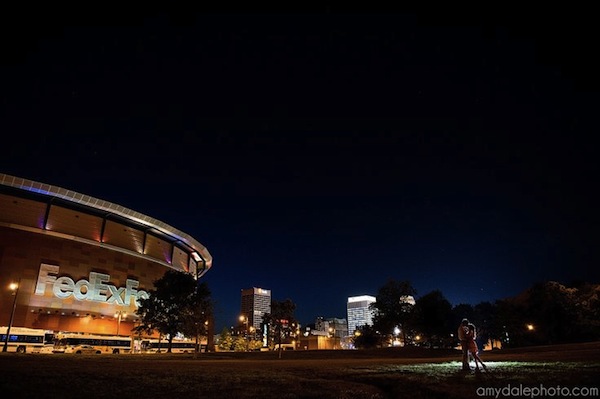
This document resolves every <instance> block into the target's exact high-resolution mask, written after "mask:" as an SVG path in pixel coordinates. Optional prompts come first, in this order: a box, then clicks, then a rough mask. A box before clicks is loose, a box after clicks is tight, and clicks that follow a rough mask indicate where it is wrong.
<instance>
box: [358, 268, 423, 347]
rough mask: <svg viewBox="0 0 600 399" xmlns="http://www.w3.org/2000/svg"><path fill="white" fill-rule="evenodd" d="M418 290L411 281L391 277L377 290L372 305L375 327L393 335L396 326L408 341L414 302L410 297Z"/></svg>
mask: <svg viewBox="0 0 600 399" xmlns="http://www.w3.org/2000/svg"><path fill="white" fill-rule="evenodd" d="M416 293H417V291H416V290H415V289H414V288H413V287H412V285H411V284H410V282H409V281H396V280H394V279H389V280H388V281H387V283H386V284H385V285H384V286H382V287H381V288H379V291H377V296H376V301H375V302H374V303H372V304H371V305H370V309H371V310H372V311H373V313H374V314H373V327H374V328H375V330H376V331H379V332H380V333H381V334H382V335H384V336H391V335H392V334H393V332H394V329H395V328H396V327H398V328H400V330H401V332H402V337H403V341H404V343H405V344H406V343H407V332H408V331H409V330H410V320H411V312H412V308H413V304H412V303H411V302H410V301H408V297H412V296H414V295H416Z"/></svg>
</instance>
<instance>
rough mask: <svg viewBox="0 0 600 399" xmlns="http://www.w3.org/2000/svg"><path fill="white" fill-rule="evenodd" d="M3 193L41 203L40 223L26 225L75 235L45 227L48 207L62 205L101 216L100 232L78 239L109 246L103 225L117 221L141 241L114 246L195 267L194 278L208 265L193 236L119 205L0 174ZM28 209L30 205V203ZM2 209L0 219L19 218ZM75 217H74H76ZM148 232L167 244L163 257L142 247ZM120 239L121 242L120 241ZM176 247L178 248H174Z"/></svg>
mask: <svg viewBox="0 0 600 399" xmlns="http://www.w3.org/2000/svg"><path fill="white" fill-rule="evenodd" d="M3 192H8V193H9V194H11V195H16V196H18V197H23V198H30V199H33V201H35V202H36V203H40V202H42V203H44V204H45V207H46V210H45V217H44V221H43V223H38V224H37V225H36V226H31V223H30V224H29V227H37V228H39V229H42V230H44V231H50V230H54V232H55V233H57V234H60V233H65V232H66V233H67V234H68V235H70V234H73V231H74V232H76V233H75V234H73V235H74V236H77V235H78V234H77V232H79V231H81V229H79V230H78V229H75V228H73V226H71V227H72V228H71V229H70V230H69V229H67V230H69V231H62V232H61V231H60V230H56V229H51V228H48V224H47V222H48V215H49V214H50V209H51V207H53V206H57V207H60V206H61V205H62V206H64V207H66V208H69V209H71V210H73V211H77V212H81V213H84V214H87V215H94V216H95V217H97V218H100V219H101V222H102V227H101V228H100V227H98V230H100V231H99V232H96V233H97V234H96V235H94V236H93V237H92V236H90V235H85V236H82V235H79V237H80V238H83V239H88V240H89V239H91V240H92V241H95V242H98V243H100V245H107V246H109V244H108V243H107V241H106V240H105V225H106V222H107V220H108V221H111V222H113V223H119V226H127V227H128V228H130V229H132V230H135V231H137V232H140V235H139V238H138V241H143V242H142V243H141V244H140V245H138V246H137V247H136V246H134V245H133V244H132V245H117V246H120V247H122V248H121V250H125V251H127V252H132V253H133V254H134V255H137V256H149V257H151V258H155V260H158V261H159V262H162V263H165V264H166V266H169V267H172V268H175V269H183V270H184V271H187V272H192V269H196V275H197V277H200V276H202V275H203V274H205V273H206V272H207V271H208V270H209V269H210V268H211V267H212V256H211V255H210V253H209V252H208V250H207V249H206V247H205V246H203V245H202V244H201V243H200V242H198V241H197V240H196V239H194V238H193V237H191V236H190V235H188V234H186V233H184V232H182V231H180V230H177V229H176V228H174V227H172V226H170V225H168V224H166V223H164V222H161V221H160V220H157V219H154V218H152V217H150V216H147V215H144V214H141V213H139V212H136V211H134V210H131V209H128V208H125V207H123V206H120V205H117V204H113V203H111V202H108V201H104V200H101V199H98V198H94V197H91V196H89V195H85V194H80V193H77V192H75V191H71V190H67V189H64V188H61V187H56V186H51V185H49V184H44V183H40V182H36V181H32V180H27V179H23V178H20V177H15V176H11V175H7V174H3V173H0V194H2V193H3ZM5 201H6V204H3V206H4V207H5V208H9V207H11V206H13V204H15V203H16V202H15V201H12V202H10V201H8V200H5ZM16 206H17V205H14V206H13V207H16ZM29 208H31V206H30V207H29ZM5 212H6V214H5V215H3V216H4V217H3V218H2V219H0V222H8V223H9V224H11V225H20V224H21V221H16V220H13V219H14V217H16V216H13V215H15V214H18V213H19V211H18V210H16V209H14V210H13V211H12V212H11V211H10V210H8V209H6V210H5ZM29 212H31V210H30V209H29ZM75 217H76V218H77V217H78V216H75ZM5 219H6V220H5ZM88 220H89V219H88ZM82 223H83V222H82ZM27 225H28V224H27V223H25V226H27ZM148 234H150V235H152V236H153V237H156V238H157V240H160V241H161V242H166V243H168V244H170V245H171V254H170V255H169V254H167V255H166V256H164V258H163V257H162V256H160V255H159V256H153V255H152V254H150V255H149V254H148V252H150V251H145V250H144V249H143V248H146V241H147V235H148ZM63 235H64V234H63ZM142 235H143V236H142ZM121 242H123V241H122V240H121ZM111 246H112V247H114V246H115V245H114V244H112V245H111ZM176 249H178V250H179V251H176ZM163 252H164V249H163ZM186 254H187V257H188V259H187V260H185V259H183V258H185V255H186Z"/></svg>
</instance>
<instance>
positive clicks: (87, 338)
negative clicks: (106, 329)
mask: <svg viewBox="0 0 600 399" xmlns="http://www.w3.org/2000/svg"><path fill="white" fill-rule="evenodd" d="M80 345H90V346H93V347H94V348H95V349H96V351H97V352H99V353H114V354H119V353H130V352H131V347H132V341H131V337H122V336H118V335H93V334H81V333H57V334H56V336H55V339H54V349H53V352H54V353H76V352H77V351H78V349H77V347H78V346H80Z"/></svg>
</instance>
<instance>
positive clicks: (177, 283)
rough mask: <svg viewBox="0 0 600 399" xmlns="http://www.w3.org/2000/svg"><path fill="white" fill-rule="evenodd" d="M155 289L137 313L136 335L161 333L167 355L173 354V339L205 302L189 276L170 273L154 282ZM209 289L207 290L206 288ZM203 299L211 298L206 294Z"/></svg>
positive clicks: (173, 271) (141, 304) (181, 273)
mask: <svg viewBox="0 0 600 399" xmlns="http://www.w3.org/2000/svg"><path fill="white" fill-rule="evenodd" d="M154 287H155V288H154V289H152V290H150V291H148V294H149V297H148V298H147V299H141V300H140V306H139V307H138V309H137V311H136V313H137V314H138V316H140V319H141V323H140V325H139V326H138V327H136V328H135V330H136V331H141V332H145V333H149V334H152V333H153V332H154V331H158V332H159V333H160V334H161V335H162V336H166V337H167V339H168V349H167V352H169V353H170V352H171V348H172V344H173V338H174V337H175V336H176V335H177V334H178V333H180V332H183V331H184V329H185V327H184V325H185V323H186V321H189V319H190V317H191V316H190V315H191V314H193V313H194V312H196V311H199V309H200V307H199V303H200V302H201V301H202V300H204V299H206V298H204V299H202V298H201V296H199V294H198V291H197V281H196V279H195V278H194V277H193V276H192V275H191V274H188V273H183V272H179V271H176V270H168V271H167V272H165V274H164V275H163V276H162V277H161V278H159V279H158V280H155V281H154ZM206 289H208V288H207V287H206ZM202 294H203V295H206V294H208V295H210V293H209V292H207V291H203V292H202Z"/></svg>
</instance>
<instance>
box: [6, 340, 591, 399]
mask: <svg viewBox="0 0 600 399" xmlns="http://www.w3.org/2000/svg"><path fill="white" fill-rule="evenodd" d="M481 357H482V359H483V361H484V362H485V363H486V365H487V367H488V372H481V373H475V372H472V373H464V372H462V371H461V370H460V369H461V366H460V353H459V352H458V351H447V350H435V349H420V348H403V349H400V348H390V349H381V350H372V351H341V350H337V351H286V352H283V354H282V358H281V359H279V358H278V356H277V353H276V352H256V353H223V352H217V353H201V354H198V355H189V354H188V355H186V354H183V355H171V354H153V355H74V354H70V355H65V354H61V355H57V354H45V355H42V354H13V353H0V392H2V396H3V398H42V397H43V398H61V399H62V398H64V399H67V398H98V399H101V398H120V399H124V398H140V399H154V398H161V399H162V398H168V397H172V398H177V399H180V398H227V399H234V398H235V399H237V398H262V399H269V398H348V399H350V398H352V399H360V398H373V399H379V398H404V397H410V398H412V399H419V398H480V397H496V396H495V395H496V392H499V394H498V397H509V396H512V397H519V396H518V395H515V393H517V391H516V390H517V389H519V390H520V391H519V394H520V396H521V397H532V396H533V394H534V393H535V392H536V391H535V390H536V389H544V388H545V389H550V390H552V389H554V391H546V393H547V397H550V396H553V397H561V395H558V394H556V395H552V392H556V389H557V387H560V388H563V389H568V390H569V391H568V392H567V391H563V393H573V390H574V389H581V388H584V389H586V388H596V389H597V388H598V387H600V383H599V382H598V381H600V378H599V377H600V342H596V343H586V344H572V345H560V346H544V347H531V348H522V349H518V350H517V349H512V350H499V351H493V352H484V353H482V354H481ZM502 389H504V391H502ZM511 389H512V391H509V390H511ZM524 389H531V390H532V391H531V392H529V393H528V394H526V391H524ZM503 393H504V394H506V393H508V394H509V395H508V396H507V395H504V394H503ZM540 393H542V392H540ZM580 393H581V394H582V395H581V396H583V393H584V391H581V392H580ZM596 395H597V397H600V393H597V394H596ZM539 396H541V394H540V395H539ZM590 396H591V395H590Z"/></svg>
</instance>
